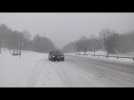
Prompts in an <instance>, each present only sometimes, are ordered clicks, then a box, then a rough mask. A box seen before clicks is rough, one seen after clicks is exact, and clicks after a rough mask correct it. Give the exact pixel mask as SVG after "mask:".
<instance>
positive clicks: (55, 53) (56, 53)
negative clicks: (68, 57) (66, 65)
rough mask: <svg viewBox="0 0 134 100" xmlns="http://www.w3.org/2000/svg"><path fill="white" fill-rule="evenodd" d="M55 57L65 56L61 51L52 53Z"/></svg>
mask: <svg viewBox="0 0 134 100" xmlns="http://www.w3.org/2000/svg"><path fill="white" fill-rule="evenodd" d="M51 54H53V55H63V54H62V52H61V51H53V52H51Z"/></svg>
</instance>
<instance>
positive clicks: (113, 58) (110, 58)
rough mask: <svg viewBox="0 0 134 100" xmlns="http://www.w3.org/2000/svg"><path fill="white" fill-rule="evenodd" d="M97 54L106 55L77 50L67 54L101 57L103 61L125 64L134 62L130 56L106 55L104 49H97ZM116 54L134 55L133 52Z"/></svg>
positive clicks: (93, 57)
mask: <svg viewBox="0 0 134 100" xmlns="http://www.w3.org/2000/svg"><path fill="white" fill-rule="evenodd" d="M95 54H96V55H104V56H93V55H94V53H93V52H86V53H83V52H76V53H68V54H67V55H74V56H81V57H88V58H92V59H98V60H99V59H100V60H103V61H108V62H118V63H123V64H134V60H132V59H128V58H119V59H117V58H115V57H105V55H106V52H104V51H96V52H95ZM114 56H121V57H122V56H128V57H134V56H133V55H132V53H129V54H118V55H114Z"/></svg>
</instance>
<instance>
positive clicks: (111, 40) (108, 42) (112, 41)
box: [100, 29, 119, 56]
mask: <svg viewBox="0 0 134 100" xmlns="http://www.w3.org/2000/svg"><path fill="white" fill-rule="evenodd" d="M100 37H101V38H102V39H103V45H104V49H105V50H106V51H107V56H108V55H109V54H111V53H116V51H117V46H118V45H117V44H118V38H119V35H118V34H117V33H116V32H115V31H113V30H109V29H105V30H102V31H101V32H100Z"/></svg>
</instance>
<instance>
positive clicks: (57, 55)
mask: <svg viewBox="0 0 134 100" xmlns="http://www.w3.org/2000/svg"><path fill="white" fill-rule="evenodd" d="M48 59H49V60H50V61H64V54H63V53H62V52H61V51H59V50H54V51H50V52H49V57H48Z"/></svg>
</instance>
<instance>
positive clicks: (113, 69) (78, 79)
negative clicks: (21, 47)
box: [0, 53, 134, 87]
mask: <svg viewBox="0 0 134 100" xmlns="http://www.w3.org/2000/svg"><path fill="white" fill-rule="evenodd" d="M47 57H48V55H47V54H38V53H25V54H23V55H22V57H15V56H11V55H10V54H3V55H0V87H5V86H6V87H7V86H9V87H116V86H117V87H129V86H130V87H132V86H134V63H131V64H123V63H117V62H116V63H114V62H107V61H102V60H97V59H92V58H85V57H79V56H72V55H68V56H66V60H65V62H49V61H48V59H47Z"/></svg>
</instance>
